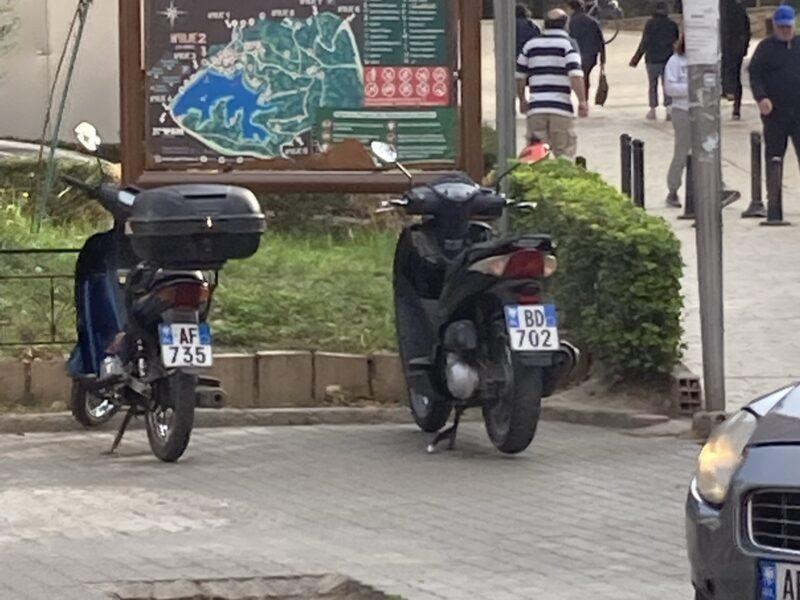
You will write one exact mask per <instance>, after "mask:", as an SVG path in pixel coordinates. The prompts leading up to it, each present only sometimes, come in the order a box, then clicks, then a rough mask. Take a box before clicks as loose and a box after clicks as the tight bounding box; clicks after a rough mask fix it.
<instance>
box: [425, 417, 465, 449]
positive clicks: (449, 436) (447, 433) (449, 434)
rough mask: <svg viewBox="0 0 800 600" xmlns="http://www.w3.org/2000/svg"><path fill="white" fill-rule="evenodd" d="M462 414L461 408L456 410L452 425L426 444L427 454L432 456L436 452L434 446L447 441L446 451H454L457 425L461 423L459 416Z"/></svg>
mask: <svg viewBox="0 0 800 600" xmlns="http://www.w3.org/2000/svg"><path fill="white" fill-rule="evenodd" d="M463 413H464V409H463V408H457V409H456V416H455V419H454V420H453V425H452V426H451V427H448V428H447V429H445V430H444V431H440V432H439V433H437V434H436V437H435V438H433V441H432V442H431V443H430V444H428V454H433V453H434V452H436V446H438V445H439V443H440V442H442V441H444V440H449V443H448V444H447V449H448V450H454V449H455V447H456V434H458V424H459V423H460V422H461V415H462V414H463Z"/></svg>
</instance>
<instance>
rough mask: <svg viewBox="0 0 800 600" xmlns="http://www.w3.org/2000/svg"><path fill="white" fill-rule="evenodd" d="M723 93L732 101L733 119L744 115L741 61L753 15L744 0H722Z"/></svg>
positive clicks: (744, 53) (748, 43)
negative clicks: (751, 15) (748, 11)
mask: <svg viewBox="0 0 800 600" xmlns="http://www.w3.org/2000/svg"><path fill="white" fill-rule="evenodd" d="M721 17H722V18H721V21H720V25H721V27H722V92H723V94H724V95H725V97H726V98H728V100H733V118H734V120H736V121H738V120H739V119H741V117H742V63H744V57H745V56H747V49H748V47H749V46H750V37H751V33H750V17H749V16H748V15H747V9H746V8H745V7H744V5H743V4H742V0H722V11H721Z"/></svg>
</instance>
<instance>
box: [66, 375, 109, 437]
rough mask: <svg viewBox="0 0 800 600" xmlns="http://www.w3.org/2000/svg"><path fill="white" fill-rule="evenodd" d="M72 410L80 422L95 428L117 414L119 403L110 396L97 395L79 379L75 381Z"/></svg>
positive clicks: (71, 396) (71, 398) (71, 400)
mask: <svg viewBox="0 0 800 600" xmlns="http://www.w3.org/2000/svg"><path fill="white" fill-rule="evenodd" d="M70 410H71V411H72V416H73V417H74V418H75V420H76V421H77V422H78V423H80V424H81V425H83V426H84V427H85V428H86V429H94V428H96V427H101V426H102V425H105V424H106V423H108V422H109V421H110V420H111V419H112V418H113V416H114V415H115V414H117V411H118V410H119V405H117V404H115V403H114V402H112V401H111V399H109V398H100V397H98V396H95V395H94V394H92V393H91V392H89V390H87V389H86V388H85V387H84V386H83V384H81V383H80V382H79V381H73V382H72V393H71V395H70Z"/></svg>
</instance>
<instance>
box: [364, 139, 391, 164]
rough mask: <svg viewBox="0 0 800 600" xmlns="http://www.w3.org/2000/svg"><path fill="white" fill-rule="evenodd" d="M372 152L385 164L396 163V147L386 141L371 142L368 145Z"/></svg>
mask: <svg viewBox="0 0 800 600" xmlns="http://www.w3.org/2000/svg"><path fill="white" fill-rule="evenodd" d="M369 149H370V150H371V151H372V154H373V156H374V157H375V158H377V159H378V160H379V161H380V162H382V163H383V164H385V165H394V164H397V148H395V147H394V146H392V145H391V144H387V143H386V142H378V141H375V142H372V143H371V144H370V145H369Z"/></svg>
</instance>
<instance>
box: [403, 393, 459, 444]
mask: <svg viewBox="0 0 800 600" xmlns="http://www.w3.org/2000/svg"><path fill="white" fill-rule="evenodd" d="M408 403H409V406H410V407H411V415H412V416H413V417H414V421H415V422H416V423H417V425H418V426H419V428H420V429H422V431H424V432H425V433H436V432H437V431H439V430H440V429H441V428H442V427H444V426H445V425H447V419H449V418H450V413H451V412H452V410H453V406H452V404H450V403H449V402H446V401H443V400H442V399H441V398H431V397H429V396H425V395H423V394H420V393H419V392H416V391H414V390H413V389H412V390H409V392H408Z"/></svg>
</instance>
